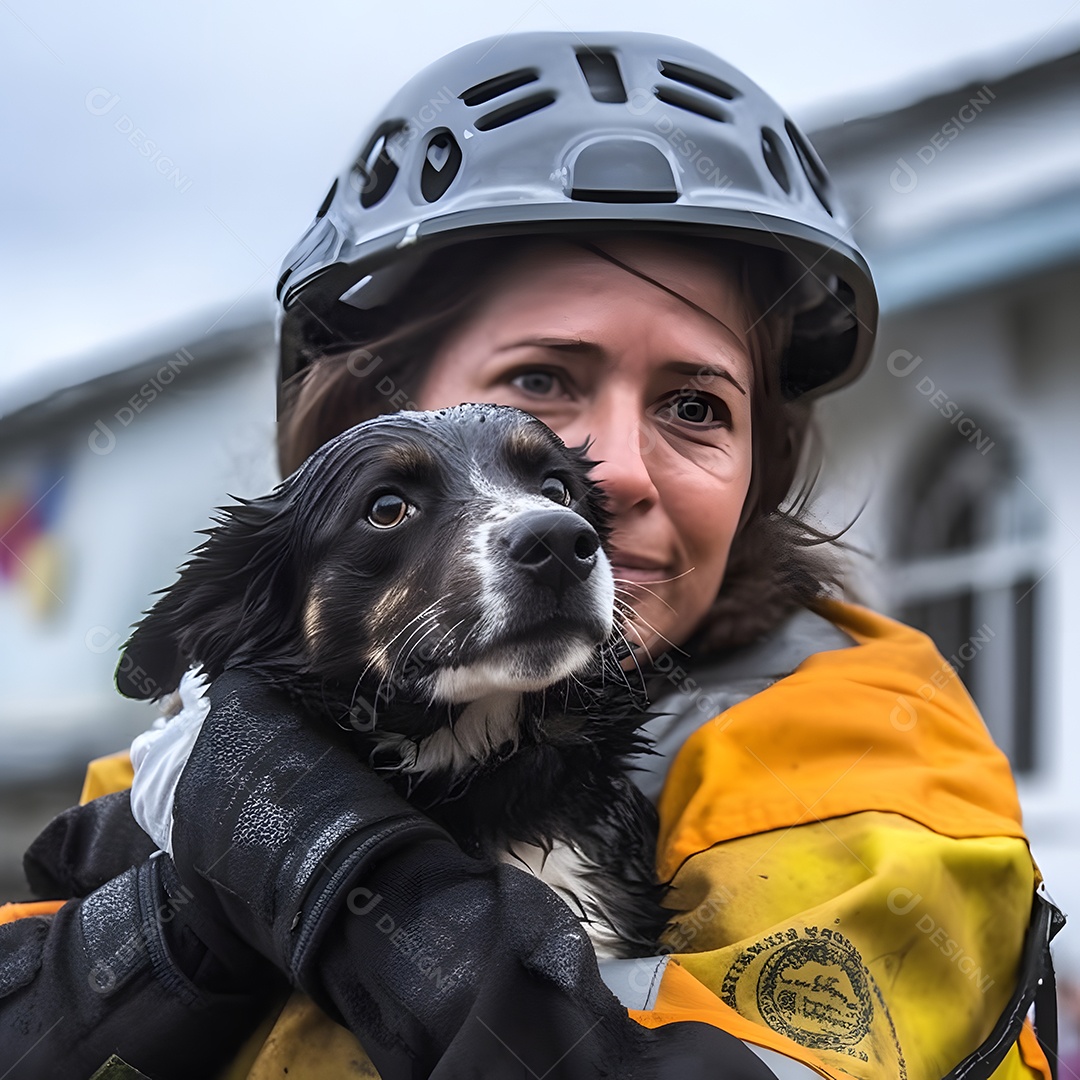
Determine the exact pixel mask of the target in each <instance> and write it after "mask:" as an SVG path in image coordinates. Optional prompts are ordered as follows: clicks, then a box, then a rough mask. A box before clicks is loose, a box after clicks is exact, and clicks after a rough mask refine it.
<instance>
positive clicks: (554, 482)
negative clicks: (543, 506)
mask: <svg viewBox="0 0 1080 1080" xmlns="http://www.w3.org/2000/svg"><path fill="white" fill-rule="evenodd" d="M540 494H541V495H543V496H544V498H545V499H550V500H551V501H552V502H557V503H559V505H560V506H569V505H570V503H571V501H572V499H571V496H570V489H569V488H568V487H567V486H566V484H564V483H563V482H562V481H561V480H560V479H559V478H558V477H557V476H549V477H547V478H546V479H545V480H544V482H543V483H542V484H541V485H540Z"/></svg>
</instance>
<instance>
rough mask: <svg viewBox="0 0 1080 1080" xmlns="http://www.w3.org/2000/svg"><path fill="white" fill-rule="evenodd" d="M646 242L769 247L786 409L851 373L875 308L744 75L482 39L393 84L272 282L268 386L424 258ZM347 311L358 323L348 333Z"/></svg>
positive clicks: (660, 57) (827, 188)
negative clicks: (452, 247)
mask: <svg viewBox="0 0 1080 1080" xmlns="http://www.w3.org/2000/svg"><path fill="white" fill-rule="evenodd" d="M609 229H625V230H635V231H638V230H659V231H662V232H665V233H679V234H688V235H694V236H701V237H713V238H728V239H733V240H739V241H742V242H744V243H751V244H755V245H758V246H763V247H766V248H771V249H774V250H776V251H779V252H781V253H782V255H781V260H782V261H783V263H784V264H785V265H786V267H787V268H788V274H787V279H786V280H787V281H789V282H790V287H789V289H788V293H787V295H786V296H785V297H784V303H785V304H787V305H789V306H790V309H791V310H793V311H795V312H796V315H795V323H794V333H793V337H792V341H791V345H790V347H789V349H788V350H787V352H786V354H785V356H784V358H783V362H782V371H781V386H782V388H783V392H784V394H785V396H787V397H788V398H795V397H800V396H803V395H810V394H812V395H814V396H817V395H818V394H823V393H827V392H829V391H832V390H836V389H838V388H839V387H841V386H844V385H845V384H847V383H848V382H850V381H851V380H852V379H854V378H855V377H856V376H857V375H858V374H859V373H860V372H861V371H862V370H863V368H864V367H865V365H866V362H867V359H868V357H869V354H870V349H871V345H872V343H873V337H874V332H875V328H876V325H877V312H878V308H877V296H876V292H875V289H874V283H873V280H872V278H871V276H870V271H869V269H868V267H867V265H866V261H865V260H864V259H863V257H862V254H861V253H860V252H859V250H858V248H857V247H856V246H855V245H854V243H853V242H852V241H851V240H850V239H849V238H848V233H849V224H848V222H847V220H846V217H845V215H844V212H843V210H842V208H841V206H840V204H839V201H838V198H837V193H836V191H835V189H834V187H833V185H832V183H831V182H830V180H829V177H828V174H827V173H826V171H825V168H824V166H823V165H822V164H821V161H820V159H819V158H818V156H817V154H816V152H815V151H814V149H813V147H812V146H811V145H810V143H809V142H808V140H807V139H806V137H805V136H804V135H803V134H802V133H801V132H800V131H799V129H798V128H797V127H796V126H795V124H794V123H792V121H791V120H790V118H789V117H787V116H786V115H785V113H784V111H783V110H782V109H781V108H780V106H779V105H777V103H776V102H775V101H773V99H772V98H771V97H769V96H768V95H767V94H766V93H765V92H764V91H763V90H762V89H761V88H760V87H759V86H757V85H756V84H755V83H753V82H751V81H750V80H749V79H748V78H747V77H746V76H745V75H744V74H743V73H742V72H741V71H739V70H738V69H736V68H734V67H732V66H731V65H730V64H727V63H725V62H724V61H723V60H721V59H719V58H718V57H716V56H714V55H713V54H712V53H710V52H708V51H707V50H705V49H702V48H699V47H698V46H696V45H693V44H691V43H689V42H687V41H682V40H681V39H679V38H673V37H665V36H662V35H657V34H647V33H632V32H620V33H610V34H601V33H586V34H577V33H572V32H566V33H561V32H536V33H520V34H507V35H504V36H502V37H492V38H485V39H484V40H482V41H477V42H474V43H473V44H471V45H466V46H464V47H463V48H460V49H457V50H455V51H454V52H452V53H450V54H449V55H447V56H444V57H443V58H442V59H441V60H437V61H436V62H435V63H433V64H431V65H429V66H428V67H426V68H424V70H423V71H421V72H420V73H419V74H417V75H416V76H414V77H413V78H412V79H410V80H409V82H407V83H406V84H405V85H404V86H403V87H402V88H401V90H400V91H398V93H397V94H395V95H394V97H393V98H392V99H391V101H390V102H389V104H388V105H387V106H386V107H385V108H384V109H383V110H382V111H381V113H380V114H379V116H378V118H377V119H376V120H375V121H374V123H373V124H372V125H371V128H370V130H369V132H368V134H367V137H366V138H365V139H364V141H363V143H362V145H361V147H360V150H359V153H358V154H357V156H356V158H355V159H354V160H353V161H351V162H350V163H349V165H348V167H347V168H346V169H345V170H344V171H343V172H342V173H341V174H340V175H339V176H338V177H337V178H336V179H335V180H334V182H333V184H332V185H331V187H330V190H329V191H328V192H327V194H326V197H325V199H324V200H323V202H322V205H321V206H320V207H319V210H318V212H317V214H316V215H315V220H314V222H313V223H312V224H311V226H310V227H309V228H308V230H307V231H306V232H305V233H304V235H303V236H302V237H301V238H300V240H299V241H298V242H297V244H296V245H295V246H294V247H293V249H292V251H290V252H289V254H288V256H287V257H286V258H285V261H284V263H283V265H282V273H281V278H280V280H279V282H278V293H277V294H278V299H279V301H280V309H279V318H278V341H279V346H280V351H281V378H282V379H283V380H284V379H287V378H288V377H289V376H291V375H293V374H294V373H295V372H297V371H298V370H300V369H301V368H302V367H303V366H304V365H305V364H306V363H307V362H308V359H309V358H310V357H311V356H312V355H317V354H318V352H320V351H322V350H324V349H332V348H334V347H335V346H337V347H341V345H342V334H341V332H340V331H339V330H338V329H337V328H336V327H335V323H339V324H346V325H348V326H349V327H350V328H351V330H352V333H353V335H355V330H356V327H357V326H358V325H362V324H363V317H364V316H363V313H364V312H374V311H375V309H378V308H379V307H380V306H381V305H383V304H385V303H387V302H388V301H389V300H391V299H393V298H394V297H395V296H396V295H397V294H398V292H399V290H401V289H402V288H403V287H404V286H405V284H406V283H407V282H408V281H409V279H410V278H411V277H412V276H413V275H414V274H415V273H416V271H417V270H418V269H419V267H420V265H421V264H422V263H423V262H424V260H425V259H426V258H427V257H428V256H429V255H430V254H431V253H432V252H433V251H435V250H436V249H438V248H441V247H445V246H446V245H449V244H455V243H459V242H461V241H466V240H474V239H481V238H485V237H491V236H508V235H513V234H527V233H548V234H550V233H562V234H573V233H584V232H596V231H598V230H609ZM358 319H359V323H358Z"/></svg>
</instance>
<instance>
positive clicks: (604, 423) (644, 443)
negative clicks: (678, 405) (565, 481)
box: [577, 409, 660, 514]
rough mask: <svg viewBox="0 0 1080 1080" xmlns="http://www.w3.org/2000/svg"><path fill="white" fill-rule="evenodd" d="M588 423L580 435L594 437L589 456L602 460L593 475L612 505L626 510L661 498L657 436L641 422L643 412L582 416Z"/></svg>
mask: <svg viewBox="0 0 1080 1080" xmlns="http://www.w3.org/2000/svg"><path fill="white" fill-rule="evenodd" d="M582 419H583V420H584V421H585V423H584V425H583V430H582V433H581V437H580V438H579V439H578V440H577V441H578V442H579V443H581V442H584V440H585V437H586V435H589V436H591V437H592V444H591V445H590V446H589V450H588V454H589V457H590V458H592V459H593V460H594V461H599V462H600V464H599V465H597V466H596V468H595V469H593V471H592V473H591V476H592V478H593V479H594V480H597V481H599V482H600V483H601V484H602V485H603V488H604V491H605V493H606V494H607V497H608V500H609V501H610V504H611V509H612V510H613V511H614V512H615V513H616V514H619V513H625V512H626V511H627V510H629V509H631V508H632V507H635V506H638V505H639V504H644V508H645V509H648V507H649V506H651V505H653V504H655V503H656V502H658V501H659V498H660V495H659V492H658V491H657V489H656V484H655V483H654V481H653V475H652V469H651V468H650V465H651V466H652V468H655V462H651V461H650V460H649V459H650V457H651V456H652V455H653V454H655V452H656V446H655V441H656V440H655V437H653V436H652V435H651V432H650V430H649V429H648V428H647V427H646V425H645V424H644V423H643V422H642V419H641V414H640V413H639V412H638V411H637V410H636V409H635V410H634V411H633V412H628V411H624V412H623V413H622V414H621V415H618V414H615V415H613V414H612V413H611V412H608V413H606V414H601V413H592V414H591V415H590V416H587V417H584V418H582Z"/></svg>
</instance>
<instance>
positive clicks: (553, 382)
mask: <svg viewBox="0 0 1080 1080" xmlns="http://www.w3.org/2000/svg"><path fill="white" fill-rule="evenodd" d="M510 382H511V385H513V386H516V387H517V388H518V389H519V390H524V391H525V393H526V394H535V395H536V396H537V397H549V396H550V395H551V392H552V391H553V390H555V389H557V388H559V385H560V383H559V379H558V378H557V377H556V375H555V374H554V372H551V371H543V370H539V369H538V370H535V371H524V372H522V373H521V374H520V375H515V376H514V378H512V379H511V380H510Z"/></svg>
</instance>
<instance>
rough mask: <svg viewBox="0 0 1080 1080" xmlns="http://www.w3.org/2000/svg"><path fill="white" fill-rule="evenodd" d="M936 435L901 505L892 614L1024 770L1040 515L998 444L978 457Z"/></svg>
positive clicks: (1032, 691) (1040, 561)
mask: <svg viewBox="0 0 1080 1080" xmlns="http://www.w3.org/2000/svg"><path fill="white" fill-rule="evenodd" d="M943 435H944V437H943V438H942V439H940V440H938V441H937V442H936V443H935V444H933V445H932V446H931V447H930V449H929V452H928V453H926V454H925V456H924V457H923V459H922V461H921V462H920V463H919V464H918V465H917V467H916V468H914V469H913V470H912V472H911V480H910V482H909V484H908V485H907V491H906V496H905V497H903V498H902V499H901V500H900V503H901V505H900V506H899V507H898V518H897V520H896V521H895V523H894V528H893V537H894V539H895V548H894V558H893V569H892V573H891V574H890V583H889V586H890V594H891V601H892V603H891V607H892V608H893V610H894V612H895V615H896V617H897V618H898V619H900V620H901V621H902V622H905V623H908V624H910V625H911V626H915V627H918V628H919V629H920V630H924V631H926V633H928V634H929V635H930V636H931V637H932V638H933V639H934V642H935V644H936V645H937V647H938V649H939V650H940V652H941V654H942V656H944V658H945V659H946V660H947V661H948V662H949V663H951V664H952V666H953V668H955V670H956V672H957V674H958V675H959V677H960V678H961V679H962V680H963V681H964V684H965V686H966V687H967V690H968V692H969V693H970V694H971V696H972V697H973V698H974V699H975V703H976V704H977V705H978V707H979V710H980V712H981V713H982V715H983V718H984V719H985V721H986V725H987V727H988V728H989V729H990V733H991V734H992V735H993V737H994V740H995V742H997V744H998V746H1000V747H1001V749H1002V750H1004V751H1005V753H1006V754H1007V755H1008V757H1009V760H1010V762H1011V763H1012V766H1013V769H1014V770H1015V771H1016V772H1017V773H1026V772H1031V771H1032V770H1033V769H1034V768H1035V767H1036V764H1037V762H1036V729H1037V716H1038V704H1039V703H1038V686H1037V685H1036V678H1035V661H1036V656H1037V652H1036V649H1037V641H1036V637H1037V634H1038V628H1039V621H1038V618H1037V613H1038V609H1039V603H1040V596H1041V586H1040V584H1039V582H1040V580H1041V578H1042V577H1043V576H1044V575H1045V573H1046V572H1047V568H1048V564H1047V561H1046V546H1045V545H1046V541H1045V521H1046V517H1045V507H1044V504H1043V503H1042V501H1041V499H1040V498H1039V496H1038V494H1037V493H1036V492H1035V491H1033V490H1032V489H1031V488H1030V487H1029V486H1028V485H1027V484H1026V483H1025V482H1024V481H1023V480H1022V479H1021V477H1020V471H1021V470H1020V468H1019V462H1018V460H1017V454H1016V451H1015V448H1014V447H1013V446H1011V445H1010V444H1009V443H1008V442H1006V441H1005V440H1002V439H998V440H997V441H996V442H995V443H992V444H991V445H990V447H989V448H986V449H983V450H980V449H978V448H977V447H976V446H975V445H974V444H973V443H971V442H968V441H966V440H964V439H962V438H959V437H958V435H957V433H956V432H955V431H952V430H950V431H948V432H946V433H943Z"/></svg>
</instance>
